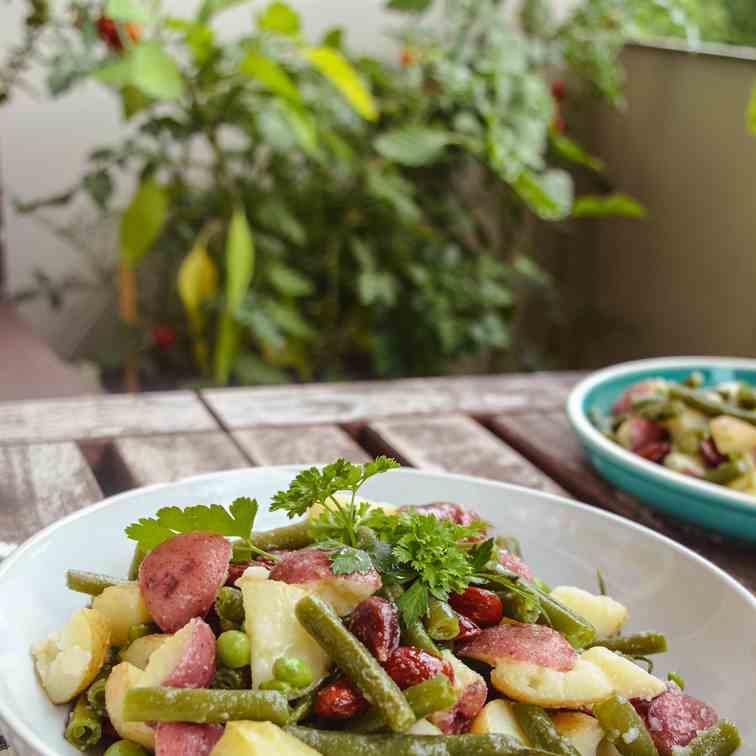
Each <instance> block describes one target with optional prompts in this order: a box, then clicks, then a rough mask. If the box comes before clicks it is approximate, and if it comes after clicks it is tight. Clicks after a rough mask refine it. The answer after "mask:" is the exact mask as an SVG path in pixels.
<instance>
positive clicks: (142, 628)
mask: <svg viewBox="0 0 756 756" xmlns="http://www.w3.org/2000/svg"><path fill="white" fill-rule="evenodd" d="M159 632H160V629H159V628H158V626H157V625H155V624H153V623H152V622H145V623H144V624H141V625H132V626H131V627H130V628H129V635H128V637H129V643H133V642H134V641H135V640H136V639H137V638H143V637H144V636H145V635H152V634H153V633H159Z"/></svg>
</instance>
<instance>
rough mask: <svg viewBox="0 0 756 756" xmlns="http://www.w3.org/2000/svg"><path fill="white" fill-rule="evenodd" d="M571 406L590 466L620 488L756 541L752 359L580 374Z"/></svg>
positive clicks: (661, 362)
mask: <svg viewBox="0 0 756 756" xmlns="http://www.w3.org/2000/svg"><path fill="white" fill-rule="evenodd" d="M567 414H568V416H569V419H570V422H571V424H572V427H573V428H574V429H575V432H576V433H577V434H578V436H579V438H580V440H581V442H582V444H583V446H584V448H585V450H586V453H587V455H588V458H589V460H590V461H591V463H592V464H593V466H594V467H595V468H596V470H597V471H598V472H599V473H600V474H601V475H602V476H603V477H604V478H606V479H607V480H609V481H611V482H612V483H614V484H615V485H616V486H617V487H619V488H621V489H623V490H625V491H627V492H628V493H630V494H633V495H634V496H637V497H638V498H639V499H641V500H643V501H644V502H645V503H647V504H648V505H649V506H651V507H653V508H654V509H658V510H660V511H662V512H667V513H669V514H671V515H674V516H676V517H679V518H681V519H684V520H688V521H690V522H694V523H697V524H699V525H703V526H704V527H707V528H710V529H712V530H717V531H719V532H721V533H724V534H726V535H729V536H734V537H736V538H739V539H744V540H747V541H751V542H756V360H744V359H727V358H708V357H671V358H664V359H650V360H640V361H637V362H628V363H623V364H621V365H616V366H614V367H610V368H606V369H604V370H600V371H598V372H596V373H593V374H592V375H590V376H589V377H588V378H586V379H585V380H584V381H582V382H581V383H579V384H578V385H577V386H576V387H575V389H574V390H573V391H572V393H571V395H570V397H569V400H568V403H567Z"/></svg>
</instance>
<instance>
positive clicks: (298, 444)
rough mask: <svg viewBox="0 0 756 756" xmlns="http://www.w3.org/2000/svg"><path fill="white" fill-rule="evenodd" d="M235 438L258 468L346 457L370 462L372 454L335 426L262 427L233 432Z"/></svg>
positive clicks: (311, 463) (326, 461)
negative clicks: (260, 466) (259, 466)
mask: <svg viewBox="0 0 756 756" xmlns="http://www.w3.org/2000/svg"><path fill="white" fill-rule="evenodd" d="M233 435H234V438H235V439H236V440H237V441H238V443H239V445H240V446H241V447H242V448H243V449H244V451H245V452H246V453H247V454H248V455H249V457H250V459H252V460H253V461H254V462H255V463H256V464H258V465H283V464H301V465H316V464H324V463H328V462H333V461H334V460H335V459H337V458H338V457H344V458H345V459H348V460H350V461H351V462H367V461H368V459H369V457H370V455H368V453H367V452H366V451H365V450H364V449H363V448H362V447H361V446H359V444H357V443H356V442H355V441H354V440H353V439H352V437H351V436H350V435H349V434H348V433H347V432H346V431H344V430H342V429H341V428H339V427H338V426H336V425H309V426H302V427H292V426H289V427H285V428H272V427H261V428H254V429H251V430H240V431H234V433H233Z"/></svg>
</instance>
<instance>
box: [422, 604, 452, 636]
mask: <svg viewBox="0 0 756 756" xmlns="http://www.w3.org/2000/svg"><path fill="white" fill-rule="evenodd" d="M425 629H426V630H427V631H428V635H430V637H431V638H433V640H434V641H437V640H438V641H447V640H452V638H456V637H457V636H458V635H459V620H458V619H457V615H456V614H455V613H454V610H453V609H452V608H451V607H450V606H449V604H447V603H446V602H445V601H438V599H431V601H430V609H429V610H428V618H427V620H426V621H425Z"/></svg>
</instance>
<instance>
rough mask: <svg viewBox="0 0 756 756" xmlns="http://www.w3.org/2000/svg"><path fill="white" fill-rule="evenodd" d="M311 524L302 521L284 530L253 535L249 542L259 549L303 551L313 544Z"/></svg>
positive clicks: (285, 527)
mask: <svg viewBox="0 0 756 756" xmlns="http://www.w3.org/2000/svg"><path fill="white" fill-rule="evenodd" d="M310 524H311V523H310V522H308V521H307V520H302V521H301V522H295V523H293V524H291V525H285V526H284V527H282V528H275V529H273V530H263V531H260V532H259V533H252V535H251V536H250V537H249V541H250V543H251V544H252V545H253V546H257V548H258V549H303V548H304V547H305V546H309V545H310V544H311V543H313V538H312V536H311V535H310Z"/></svg>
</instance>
